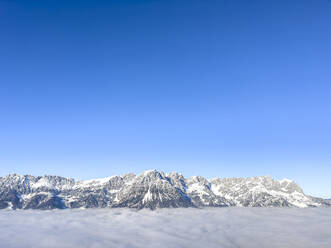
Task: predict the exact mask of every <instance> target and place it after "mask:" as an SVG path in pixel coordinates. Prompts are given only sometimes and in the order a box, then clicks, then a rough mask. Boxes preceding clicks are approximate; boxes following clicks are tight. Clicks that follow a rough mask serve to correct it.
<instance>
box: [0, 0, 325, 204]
mask: <svg viewBox="0 0 331 248" xmlns="http://www.w3.org/2000/svg"><path fill="white" fill-rule="evenodd" d="M330 13H331V2H330V1H326V0H321V1H303V0H300V1H299V0H298V1H294V0H293V1H279V0H277V1H256V0H253V1H239V0H238V1H234V0H231V1H230V0H228V1H224V0H222V1H220V0H218V1H213V0H210V1H205V0H201V1H196V0H190V1H185V0H183V1H179V0H177V1H170V0H169V1H168V0H163V1H157V0H154V1H153V0H149V1H147V0H145V1H134V0H124V1H123V0H121V1H115V0H114V1H99V0H96V1H90V0H84V1H63V0H57V1H55V0H54V1H53V0H48V1H46V0H43V1H41V0H37V1H3V0H0V176H2V175H5V174H8V173H13V172H15V173H20V174H34V175H44V174H57V175H62V176H68V177H74V178H79V179H88V178H95V177H105V176H109V175H113V174H123V173H126V172H135V173H138V172H141V171H143V170H147V169H151V168H156V169H158V170H163V171H166V172H169V171H173V170H176V171H180V172H182V173H183V174H184V175H185V176H191V175H202V176H205V177H216V176H219V177H239V176H240V177H241V176H243V177H247V176H256V175H270V176H272V177H274V178H277V179H279V178H283V177H288V178H291V179H294V180H295V181H297V182H298V183H299V184H300V185H301V186H302V187H303V188H304V190H305V191H306V192H307V193H311V194H314V195H318V196H323V197H330V198H331V180H330V176H331V153H330V151H331V132H330V130H331V72H330V68H331V45H330V44H331V32H330V25H331V15H330Z"/></svg>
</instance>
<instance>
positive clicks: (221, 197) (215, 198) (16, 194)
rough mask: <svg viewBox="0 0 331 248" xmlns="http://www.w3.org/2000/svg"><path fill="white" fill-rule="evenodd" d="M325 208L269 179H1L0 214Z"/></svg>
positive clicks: (288, 184)
mask: <svg viewBox="0 0 331 248" xmlns="http://www.w3.org/2000/svg"><path fill="white" fill-rule="evenodd" d="M230 206H240V207H300V208H304V207H324V206H331V203H330V201H328V200H324V199H321V198H316V197H312V196H309V195H306V194H305V193H304V192H303V190H302V189H301V188H300V187H299V186H298V185H297V184H296V183H295V182H294V181H292V180H290V179H282V180H274V179H272V178H271V177H270V176H259V177H248V178H235V177H234V178H213V179H206V178H204V177H201V176H192V177H189V178H185V177H184V176H183V175H182V174H181V173H178V172H171V173H164V172H162V171H157V170H155V169H154V170H148V171H144V172H142V173H140V174H138V175H135V174H133V173H128V174H125V175H122V176H118V175H115V176H110V177H105V178H100V179H90V180H75V179H72V178H66V177H60V176H51V175H45V176H31V175H18V174H9V175H6V176H3V177H0V209H65V208H107V207H109V208H116V207H129V208H137V209H142V208H150V209H156V208H169V207H171V208H177V207H230Z"/></svg>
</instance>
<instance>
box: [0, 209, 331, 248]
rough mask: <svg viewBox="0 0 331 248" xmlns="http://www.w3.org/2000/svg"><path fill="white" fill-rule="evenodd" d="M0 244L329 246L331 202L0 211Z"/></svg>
mask: <svg viewBox="0 0 331 248" xmlns="http://www.w3.org/2000/svg"><path fill="white" fill-rule="evenodd" d="M0 247H1V248H21V247H22V248H23V247H24V248H29V247H31V248H32V247H33V248H41V247H57V248H59V247H61V248H62V247H66V248H68V247H70V248H76V247H79V248H87V247H89V248H99V247H102V248H108V247H115V248H117V247H130V248H131V247H144V248H146V247H158V248H163V247H190V248H193V247H208V248H213V247H215V248H216V247H217V248H220V247H222V248H227V247H242V248H246V247H248V248H250V247H252V248H253V247H254V248H256V247H268V248H273V247H282V248H286V247H291V248H292V247H296V248H299V247H318V248H323V247H325V248H329V247H331V208H329V209H327V208H316V209H312V208H310V209H294V208H293V209H290V208H284V209H277V208H206V209H162V210H156V211H150V210H141V211H136V210H130V209H94V210H52V211H38V210H18V211H6V210H3V211H0Z"/></svg>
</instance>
